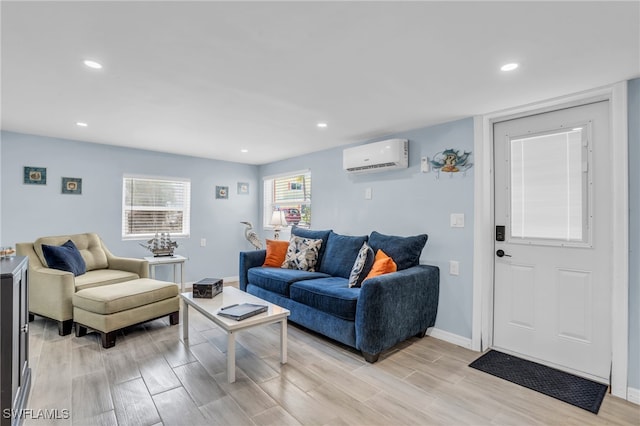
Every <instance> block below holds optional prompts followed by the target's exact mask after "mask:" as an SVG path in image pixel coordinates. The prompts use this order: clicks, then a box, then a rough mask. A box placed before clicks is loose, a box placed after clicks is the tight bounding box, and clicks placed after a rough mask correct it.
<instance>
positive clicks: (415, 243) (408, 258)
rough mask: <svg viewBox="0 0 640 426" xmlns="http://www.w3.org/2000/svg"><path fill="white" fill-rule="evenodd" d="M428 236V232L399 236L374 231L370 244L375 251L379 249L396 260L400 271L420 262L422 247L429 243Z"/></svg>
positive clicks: (370, 237)
mask: <svg viewBox="0 0 640 426" xmlns="http://www.w3.org/2000/svg"><path fill="white" fill-rule="evenodd" d="M428 238H429V237H428V236H427V234H420V235H416V236H413V237H398V236H395V235H384V234H381V233H379V232H376V231H373V232H372V233H371V235H370V236H369V245H370V246H371V248H372V249H373V252H374V253H377V252H378V250H382V251H383V252H385V253H386V254H387V256H389V257H391V258H392V259H393V261H394V262H396V265H398V271H402V270H403V269H407V268H411V267H412V266H417V265H419V264H420V254H422V249H423V248H424V246H425V244H427V239H428Z"/></svg>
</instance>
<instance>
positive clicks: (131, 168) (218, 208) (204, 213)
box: [0, 132, 258, 282]
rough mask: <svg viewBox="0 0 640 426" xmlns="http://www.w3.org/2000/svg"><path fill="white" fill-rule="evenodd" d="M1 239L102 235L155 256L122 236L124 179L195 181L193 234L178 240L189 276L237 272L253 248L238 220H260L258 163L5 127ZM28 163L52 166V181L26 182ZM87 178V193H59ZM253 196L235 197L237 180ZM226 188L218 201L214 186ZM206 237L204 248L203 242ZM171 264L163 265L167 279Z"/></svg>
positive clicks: (116, 249) (120, 249) (126, 250)
mask: <svg viewBox="0 0 640 426" xmlns="http://www.w3.org/2000/svg"><path fill="white" fill-rule="evenodd" d="M1 149H2V163H1V167H2V168H1V172H2V173H1V174H2V187H1V189H2V241H1V242H0V245H15V244H16V243H17V242H23V241H33V240H34V239H36V238H38V237H41V236H47V235H64V234H70V233H81V232H97V233H98V234H100V236H101V237H102V239H103V240H104V241H105V243H106V245H107V247H109V249H110V250H111V251H112V252H113V253H114V254H116V255H121V256H130V257H143V256H148V255H150V253H149V252H148V251H147V250H146V249H145V248H143V247H141V246H139V245H138V241H123V240H122V238H121V208H122V177H123V175H124V174H125V173H134V174H141V175H150V176H163V177H182V178H189V179H191V238H187V239H178V240H177V242H178V244H179V247H178V249H177V250H176V254H181V255H184V256H187V257H188V258H189V261H187V263H186V267H185V273H186V277H185V279H186V281H188V282H189V281H196V280H198V279H200V278H204V277H233V276H237V275H238V252H239V251H240V250H247V249H249V248H250V245H249V244H248V243H247V242H246V240H245V239H244V233H243V230H244V225H241V224H240V223H239V222H240V221H241V220H249V221H253V222H256V221H257V217H258V216H257V214H258V194H257V192H256V188H257V183H258V178H257V171H258V170H257V167H256V166H252V165H244V164H238V163H230V162H224V161H215V160H207V159H201V158H195V157H188V156H180V155H171V154H164V153H159V152H152V151H144V150H137V149H128V148H120V147H115V146H109V145H99V144H93V143H86V142H78V141H71V140H63V139H54V138H48V137H42V136H33V135H25V134H19V133H12V132H2V145H1ZM24 166H36V167H46V168H47V185H45V186H39V185H25V184H23V182H22V170H23V167H24ZM63 176H66V177H78V178H82V195H64V194H61V177H63ZM238 182H249V184H250V194H249V195H238V194H237V190H236V189H237V183H238ZM216 185H224V186H229V199H228V200H216V199H215V186H216ZM201 238H206V240H207V245H206V247H200V239H201ZM170 271H171V267H158V268H157V272H158V275H157V276H158V278H162V279H170V278H172V275H171V274H170Z"/></svg>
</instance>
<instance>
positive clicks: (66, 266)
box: [42, 240, 87, 277]
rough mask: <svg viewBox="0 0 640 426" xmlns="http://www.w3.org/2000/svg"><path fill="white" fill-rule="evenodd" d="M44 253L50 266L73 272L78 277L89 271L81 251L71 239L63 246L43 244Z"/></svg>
mask: <svg viewBox="0 0 640 426" xmlns="http://www.w3.org/2000/svg"><path fill="white" fill-rule="evenodd" d="M42 254H44V258H45V260H46V261H47V266H48V267H49V268H53V269H58V270H60V271H67V272H72V273H73V275H74V276H76V277H77V276H78V275H82V274H84V273H85V272H87V265H86V263H84V259H83V258H82V255H81V254H80V251H78V248H77V247H76V245H75V244H74V243H73V241H71V240H69V241H67V242H66V243H64V244H63V245H61V246H49V245H47V244H43V245H42Z"/></svg>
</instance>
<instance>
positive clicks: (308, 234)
mask: <svg viewBox="0 0 640 426" xmlns="http://www.w3.org/2000/svg"><path fill="white" fill-rule="evenodd" d="M329 233H331V229H328V230H324V231H315V230H312V229H306V228H300V227H297V226H294V227H293V228H291V235H295V236H297V237H302V238H311V239H312V240H322V245H321V246H320V251H319V252H318V265H317V267H316V269H318V268H320V267H321V266H322V260H323V259H324V251H325V249H326V247H327V239H328V238H329Z"/></svg>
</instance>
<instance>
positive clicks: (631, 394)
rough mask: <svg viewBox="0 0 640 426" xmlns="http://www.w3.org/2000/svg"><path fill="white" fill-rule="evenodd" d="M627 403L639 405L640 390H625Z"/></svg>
mask: <svg viewBox="0 0 640 426" xmlns="http://www.w3.org/2000/svg"><path fill="white" fill-rule="evenodd" d="M627 401H629V402H633V403H634V404H638V405H640V389H634V388H627Z"/></svg>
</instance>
